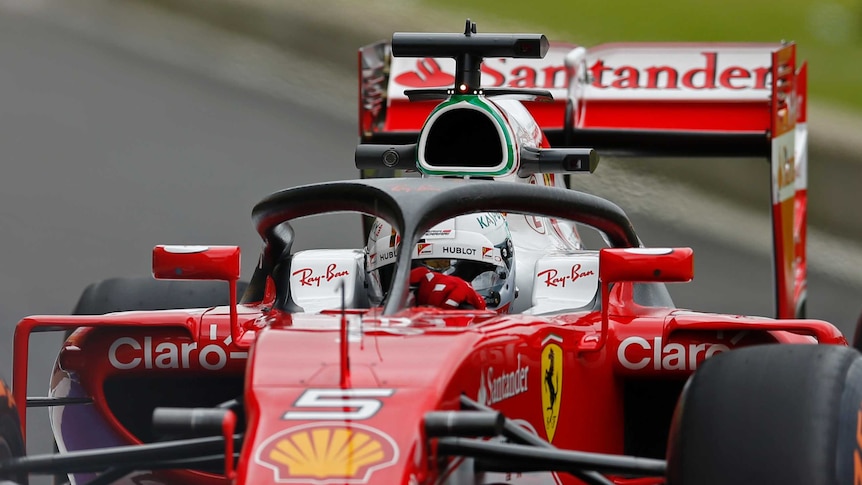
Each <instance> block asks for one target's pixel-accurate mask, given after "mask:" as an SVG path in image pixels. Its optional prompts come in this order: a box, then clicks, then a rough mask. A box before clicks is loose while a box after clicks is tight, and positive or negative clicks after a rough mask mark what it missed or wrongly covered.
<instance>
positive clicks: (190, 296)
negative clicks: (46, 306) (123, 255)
mask: <svg viewBox="0 0 862 485" xmlns="http://www.w3.org/2000/svg"><path fill="white" fill-rule="evenodd" d="M246 286H247V283H245V282H239V283H237V291H238V294H239V295H242V292H243V291H245V287H246ZM227 290H228V288H227V285H225V283H224V282H223V281H182V280H157V279H153V278H111V279H107V280H102V281H99V282H96V283H93V284H91V285H90V286H88V287H87V288H86V289H85V290H84V293H83V294H81V298H79V299H78V303H77V304H76V305H75V309H74V310H72V314H74V315H101V314H103V313H110V312H122V311H138V310H170V309H174V308H206V307H211V306H219V305H227V304H228V303H229V299H228V291H227Z"/></svg>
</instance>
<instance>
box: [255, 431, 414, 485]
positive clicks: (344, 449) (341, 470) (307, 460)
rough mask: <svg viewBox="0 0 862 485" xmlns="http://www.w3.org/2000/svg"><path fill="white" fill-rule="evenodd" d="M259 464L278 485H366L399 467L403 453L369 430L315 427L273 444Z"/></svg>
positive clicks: (265, 449)
mask: <svg viewBox="0 0 862 485" xmlns="http://www.w3.org/2000/svg"><path fill="white" fill-rule="evenodd" d="M255 461H256V462H257V463H258V464H259V465H261V466H264V467H266V468H269V469H271V470H272V471H273V472H274V474H275V482H276V483H315V484H319V485H325V484H335V483H338V484H342V483H366V482H368V479H369V478H370V477H371V475H372V474H373V473H374V472H375V471H377V470H380V469H382V468H386V467H388V466H391V465H394V464H395V463H396V462H397V461H398V447H397V446H396V444H395V441H394V440H393V439H392V438H391V437H389V436H388V435H386V434H384V433H382V432H381V431H379V430H376V429H374V428H371V427H369V426H365V425H361V424H356V423H351V424H345V423H343V422H330V423H312V424H305V425H301V426H295V427H293V428H289V429H286V430H284V431H282V432H280V433H278V434H276V435H273V436H272V437H270V438H268V439H267V440H266V441H264V442H263V443H262V444H261V445H260V447H259V448H258V450H257V453H256V454H255Z"/></svg>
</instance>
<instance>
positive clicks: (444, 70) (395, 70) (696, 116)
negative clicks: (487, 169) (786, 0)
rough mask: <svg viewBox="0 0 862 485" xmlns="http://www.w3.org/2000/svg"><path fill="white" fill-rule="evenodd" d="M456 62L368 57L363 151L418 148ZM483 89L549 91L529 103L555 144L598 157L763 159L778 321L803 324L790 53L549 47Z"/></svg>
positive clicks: (802, 76)
mask: <svg viewBox="0 0 862 485" xmlns="http://www.w3.org/2000/svg"><path fill="white" fill-rule="evenodd" d="M454 67H455V63H454V61H453V60H452V59H451V58H427V57H426V58H409V57H393V56H392V55H391V49H390V44H389V43H388V42H378V43H376V44H372V45H369V46H367V47H364V48H362V49H360V51H359V68H360V86H359V91H360V104H359V131H360V133H359V134H360V139H361V142H362V143H412V142H415V141H416V139H417V135H418V133H419V130H420V129H421V128H422V126H423V124H424V122H425V119H426V117H427V116H428V114H429V113H430V112H431V110H432V109H433V108H434V107H435V106H436V104H437V102H435V101H420V102H413V103H411V102H409V101H408V99H407V96H406V95H405V94H404V92H405V90H407V89H414V88H428V87H451V86H452V83H453V82H454V76H453V74H452V73H453V72H454ZM482 85H483V87H484V86H498V87H506V88H513V87H514V88H534V89H535V88H540V89H547V90H548V91H550V92H551V94H552V96H553V101H552V102H525V103H524V105H525V106H526V107H527V108H528V110H529V111H530V113H531V114H532V115H533V117H534V118H535V119H536V121H537V122H538V124H539V126H541V127H542V129H543V131H544V133H545V135H546V138H547V140H548V141H549V142H550V143H551V145H552V146H557V147H560V146H565V147H583V148H594V149H596V151H598V153H599V154H600V155H613V156H640V157H655V156H689V157H758V158H764V159H767V160H769V162H770V165H771V184H770V187H771V193H772V197H771V202H772V210H771V214H772V230H773V248H774V253H773V254H774V268H775V282H776V285H775V289H776V293H775V295H776V296H775V299H776V314H777V316H778V317H779V318H794V317H803V316H804V312H805V300H806V288H807V257H806V218H807V151H808V140H807V123H806V102H807V90H806V88H807V68H806V65H805V64H804V63H802V64H801V66H799V67H797V64H796V45H795V44H793V43H775V44H766V43H757V44H747V43H746V44H742V43H706V44H678V43H648V44H644V43H636V44H604V45H599V46H596V47H592V48H583V47H578V46H575V45H573V44H552V45H551V48H550V49H549V51H548V54H547V55H546V56H545V58H544V59H535V60H533V59H491V58H487V59H485V62H484V63H483V65H482Z"/></svg>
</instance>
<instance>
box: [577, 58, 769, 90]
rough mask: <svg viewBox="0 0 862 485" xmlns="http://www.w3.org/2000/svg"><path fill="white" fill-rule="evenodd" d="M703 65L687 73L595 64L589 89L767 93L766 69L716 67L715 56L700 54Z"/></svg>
mask: <svg viewBox="0 0 862 485" xmlns="http://www.w3.org/2000/svg"><path fill="white" fill-rule="evenodd" d="M700 54H701V56H702V64H701V65H695V66H693V67H691V68H689V69H686V68H680V67H679V66H672V65H667V64H657V65H650V66H645V67H636V66H633V65H625V64H623V65H616V66H614V65H613V64H610V63H609V64H606V63H605V60H604V59H598V60H596V61H595V62H594V63H593V64H592V65H591V66H590V68H589V70H590V73H591V74H592V78H593V82H592V86H593V87H596V88H599V89H609V88H611V89H654V90H655V89H681V88H687V89H699V90H700V89H732V90H739V89H761V90H765V89H767V88H768V87H769V86H768V82H769V74H770V68H769V67H768V66H761V67H754V68H746V67H742V66H739V65H729V66H727V67H724V68H719V67H718V52H701V53H700Z"/></svg>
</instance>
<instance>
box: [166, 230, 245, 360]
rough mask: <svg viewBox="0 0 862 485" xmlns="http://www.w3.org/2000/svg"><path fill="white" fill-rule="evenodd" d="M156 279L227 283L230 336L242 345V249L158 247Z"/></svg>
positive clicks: (180, 246) (225, 247)
mask: <svg viewBox="0 0 862 485" xmlns="http://www.w3.org/2000/svg"><path fill="white" fill-rule="evenodd" d="M153 277H154V278H156V279H167V280H221V281H227V284H228V292H229V294H230V335H231V338H232V339H233V341H234V342H236V343H237V344H238V343H239V342H240V337H241V335H240V328H239V314H238V313H237V308H236V306H237V294H236V283H237V281H239V277H240V249H239V246H183V245H158V246H156V247H154V248H153Z"/></svg>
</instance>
